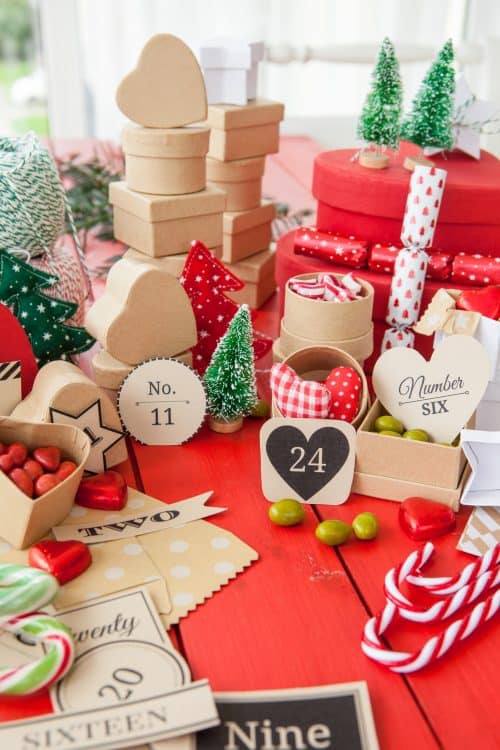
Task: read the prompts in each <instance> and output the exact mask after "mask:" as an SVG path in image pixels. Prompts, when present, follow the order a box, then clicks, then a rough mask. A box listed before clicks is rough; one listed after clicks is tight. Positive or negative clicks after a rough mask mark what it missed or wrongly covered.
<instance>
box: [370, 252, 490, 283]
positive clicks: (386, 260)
mask: <svg viewBox="0 0 500 750" xmlns="http://www.w3.org/2000/svg"><path fill="white" fill-rule="evenodd" d="M400 250H402V247H401V245H382V244H380V243H379V242H377V243H376V244H375V245H372V247H371V248H370V255H369V259H368V268H369V269H370V271H377V272H379V273H390V274H392V273H394V265H395V263H396V258H397V256H398V253H399V252H400ZM452 261H453V256H452V255H451V254H450V253H442V252H440V251H436V250H434V251H429V264H428V266H427V278H428V279H439V280H440V281H444V280H445V279H449V278H450V276H451V272H452ZM499 271H500V266H499Z"/></svg>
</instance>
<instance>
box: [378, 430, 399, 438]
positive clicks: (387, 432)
mask: <svg viewBox="0 0 500 750" xmlns="http://www.w3.org/2000/svg"><path fill="white" fill-rule="evenodd" d="M379 435H389V436H390V437H401V433H400V432H394V430H380V432H379Z"/></svg>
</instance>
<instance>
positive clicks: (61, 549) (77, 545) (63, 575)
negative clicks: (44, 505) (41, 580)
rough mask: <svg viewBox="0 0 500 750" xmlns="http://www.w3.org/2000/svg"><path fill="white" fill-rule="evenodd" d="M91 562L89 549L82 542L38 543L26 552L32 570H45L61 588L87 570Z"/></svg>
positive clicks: (48, 540) (47, 541)
mask: <svg viewBox="0 0 500 750" xmlns="http://www.w3.org/2000/svg"><path fill="white" fill-rule="evenodd" d="M91 562H92V556H91V554H90V549H89V548H88V547H87V545H86V544H84V543H83V542H78V541H76V540H71V541H69V542H54V541H52V540H50V539H46V540H45V541H42V542H38V544H35V545H34V546H33V547H31V549H30V551H29V552H28V563H29V564H30V565H31V567H32V568H39V569H40V570H45V571H46V572H47V573H52V575H53V576H54V577H55V578H57V580H58V581H59V583H60V584H61V586H62V585H63V584H64V583H67V582H68V581H71V580H73V578H76V577H77V576H79V575H81V573H83V571H84V570H87V568H88V567H89V565H90V564H91Z"/></svg>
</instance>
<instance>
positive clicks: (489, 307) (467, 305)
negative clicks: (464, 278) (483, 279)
mask: <svg viewBox="0 0 500 750" xmlns="http://www.w3.org/2000/svg"><path fill="white" fill-rule="evenodd" d="M456 306H457V309H458V310H468V311H469V312H478V313H481V315H484V316H485V317H486V318H493V320H498V319H499V318H500V286H485V287H484V289H479V290H478V291H472V289H471V290H470V291H467V292H462V294H461V295H460V296H459V297H458V299H457V303H456Z"/></svg>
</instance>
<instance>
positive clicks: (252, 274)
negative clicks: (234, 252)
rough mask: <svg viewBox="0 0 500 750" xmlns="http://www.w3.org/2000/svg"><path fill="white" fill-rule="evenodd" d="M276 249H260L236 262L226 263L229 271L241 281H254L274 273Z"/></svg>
mask: <svg viewBox="0 0 500 750" xmlns="http://www.w3.org/2000/svg"><path fill="white" fill-rule="evenodd" d="M275 260H276V250H275V249H272V250H271V249H269V250H262V252H260V253H256V254H255V255H251V256H250V257H249V258H244V259H243V260H240V261H238V263H231V264H230V263H226V264H225V265H226V266H227V267H228V268H229V270H230V271H231V273H234V275H235V276H237V277H238V278H239V279H241V280H242V281H250V282H252V283H254V284H255V283H256V282H258V281H260V280H261V279H264V278H266V276H269V275H271V274H274V264H275Z"/></svg>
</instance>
